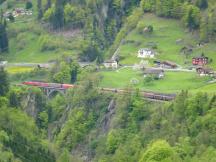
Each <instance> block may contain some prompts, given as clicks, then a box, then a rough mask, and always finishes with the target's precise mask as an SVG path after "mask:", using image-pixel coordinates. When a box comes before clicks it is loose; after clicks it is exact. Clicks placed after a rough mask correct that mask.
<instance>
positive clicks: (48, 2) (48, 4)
mask: <svg viewBox="0 0 216 162" xmlns="http://www.w3.org/2000/svg"><path fill="white" fill-rule="evenodd" d="M51 6H52V2H51V0H47V3H46V6H45V11H47V10H48V9H49V8H50V7H51Z"/></svg>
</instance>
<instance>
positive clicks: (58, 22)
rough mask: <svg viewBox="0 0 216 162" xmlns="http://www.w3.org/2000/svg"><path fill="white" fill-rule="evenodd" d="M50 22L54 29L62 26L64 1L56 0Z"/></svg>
mask: <svg viewBox="0 0 216 162" xmlns="http://www.w3.org/2000/svg"><path fill="white" fill-rule="evenodd" d="M52 24H53V28H54V29H61V28H62V27H63V26H64V2H63V1H62V0H56V4H55V12H54V15H53V19H52Z"/></svg>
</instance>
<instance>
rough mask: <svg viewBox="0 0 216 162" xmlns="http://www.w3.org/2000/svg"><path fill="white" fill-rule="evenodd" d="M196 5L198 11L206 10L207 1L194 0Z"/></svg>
mask: <svg viewBox="0 0 216 162" xmlns="http://www.w3.org/2000/svg"><path fill="white" fill-rule="evenodd" d="M196 5H197V6H198V7H199V8H200V9H206V8H208V0H196Z"/></svg>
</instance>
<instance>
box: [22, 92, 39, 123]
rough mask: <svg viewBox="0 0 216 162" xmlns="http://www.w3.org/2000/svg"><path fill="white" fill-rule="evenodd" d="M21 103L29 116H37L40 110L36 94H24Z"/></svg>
mask: <svg viewBox="0 0 216 162" xmlns="http://www.w3.org/2000/svg"><path fill="white" fill-rule="evenodd" d="M21 104H22V108H23V109H24V111H25V112H26V113H27V114H28V115H29V116H31V117H33V118H34V119H36V118H37V115H38V113H39V110H38V108H37V104H36V102H35V94H32V93H30V94H27V95H26V96H23V99H22V103H21Z"/></svg>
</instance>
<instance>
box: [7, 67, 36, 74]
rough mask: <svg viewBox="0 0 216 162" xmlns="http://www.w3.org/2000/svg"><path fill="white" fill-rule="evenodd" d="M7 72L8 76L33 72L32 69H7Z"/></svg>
mask: <svg viewBox="0 0 216 162" xmlns="http://www.w3.org/2000/svg"><path fill="white" fill-rule="evenodd" d="M6 70H7V72H8V73H9V74H17V73H25V72H30V71H32V70H34V68H33V67H8V68H7V69H6Z"/></svg>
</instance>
